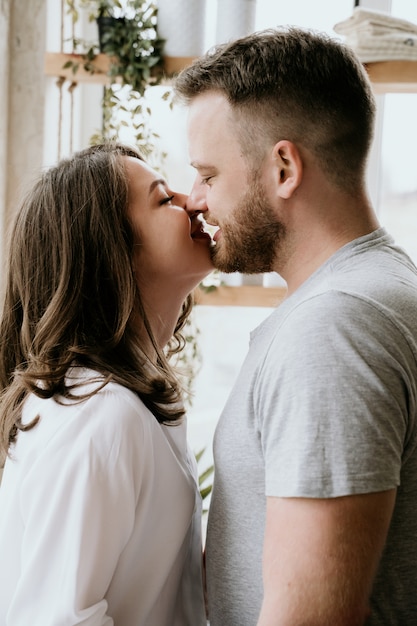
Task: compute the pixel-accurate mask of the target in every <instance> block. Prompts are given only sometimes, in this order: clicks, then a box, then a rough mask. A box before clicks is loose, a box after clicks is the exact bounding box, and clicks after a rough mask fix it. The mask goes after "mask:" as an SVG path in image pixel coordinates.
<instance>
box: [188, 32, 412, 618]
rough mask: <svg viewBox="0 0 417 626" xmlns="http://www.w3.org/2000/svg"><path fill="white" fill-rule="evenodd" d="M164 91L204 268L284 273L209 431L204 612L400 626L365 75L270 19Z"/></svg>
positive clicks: (408, 386) (405, 273)
mask: <svg viewBox="0 0 417 626" xmlns="http://www.w3.org/2000/svg"><path fill="white" fill-rule="evenodd" d="M176 92H177V95H178V96H179V97H180V98H181V99H182V100H183V101H185V102H186V103H187V104H188V106H189V123H188V141H189V149H190V155H191V163H192V165H193V166H194V167H195V168H196V170H197V178H196V181H195V185H194V187H193V190H192V193H191V196H190V199H189V203H188V210H189V211H190V213H193V212H196V211H201V212H203V213H204V217H205V218H206V220H207V221H208V222H209V223H210V224H214V225H217V226H218V227H219V229H218V231H217V233H216V235H215V241H216V246H215V249H214V251H213V259H214V262H215V265H216V267H218V268H219V269H220V270H222V271H224V272H233V271H240V272H244V273H257V272H268V271H272V270H274V271H276V272H278V273H279V274H281V275H282V276H283V277H284V279H285V280H286V282H287V285H288V296H287V298H286V299H285V300H284V302H283V303H282V304H281V305H280V306H279V307H277V309H276V310H275V311H274V312H273V313H272V315H271V316H270V317H269V318H268V319H266V320H265V321H264V322H263V323H262V324H261V325H260V326H259V327H258V328H257V329H256V330H255V331H254V332H253V333H252V335H251V343H250V349H249V353H248V356H247V358H246V360H245V363H244V364H243V367H242V370H241V372H240V375H239V377H238V380H237V382H236V385H235V387H234V389H233V390H232V393H231V395H230V398H229V401H228V402H227V404H226V407H225V409H224V412H223V413H222V416H221V418H220V420H219V424H218V427H217V430H216V435H215V441H214V459H215V467H216V474H215V482H214V491H213V496H212V502H211V508H210V514H209V524H208V536H207V555H206V558H207V581H208V601H209V617H210V624H211V626H255V625H256V626H281V625H282V626H283V625H285V626H293V625H294V626H295V625H297V626H299V625H301V624H303V625H304V624H305V625H308V626H357V625H362V624H365V623H366V624H370V625H372V626H376V625H381V626H382V625H383V626H388V625H401V626H404V625H405V624H412V623H415V620H416V616H417V594H416V592H415V589H416V585H417V506H416V496H417V450H416V445H417V424H416V410H417V314H416V311H417V270H416V268H415V266H414V265H413V264H412V262H411V261H410V259H409V258H408V257H407V255H406V254H405V253H404V252H403V251H402V250H401V249H400V248H398V247H397V246H396V245H395V244H394V242H393V241H392V239H391V237H390V236H389V235H388V234H387V233H386V232H385V230H384V229H383V228H381V227H380V226H379V224H378V221H377V218H376V216H375V213H374V211H373V209H372V206H371V203H370V201H369V198H368V195H367V191H366V185H365V169H366V161H367V155H368V151H369V146H370V144H371V141H372V134H373V124H374V112H375V104H374V99H373V96H372V92H371V88H370V84H369V82H368V80H367V77H366V74H365V72H364V71H363V69H362V67H361V65H360V63H359V62H358V61H357V60H356V58H355V56H354V55H353V53H352V52H350V51H349V50H348V49H347V48H346V47H345V46H343V45H342V44H340V43H339V42H337V41H335V40H332V39H330V38H328V37H326V36H324V35H318V34H314V33H311V32H308V31H303V30H300V29H294V28H290V29H282V30H281V29H278V30H275V31H266V32H261V33H257V34H253V35H250V36H248V37H246V38H243V39H241V40H238V41H236V42H232V43H230V44H227V45H224V46H221V47H219V48H218V49H217V50H214V51H212V52H210V53H208V54H207V55H206V56H205V57H203V58H201V59H199V60H197V61H196V62H195V63H194V65H192V66H191V67H190V68H188V69H186V70H184V71H183V72H182V74H181V75H180V76H179V78H178V79H177V82H176Z"/></svg>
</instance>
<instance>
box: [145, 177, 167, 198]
mask: <svg viewBox="0 0 417 626" xmlns="http://www.w3.org/2000/svg"><path fill="white" fill-rule="evenodd" d="M158 185H162V186H163V187H168V184H167V182H166V180H165V179H164V178H158V179H156V180H153V181H152V182H151V184H150V185H149V195H150V194H151V193H152V192H153V190H154V189H155V187H158Z"/></svg>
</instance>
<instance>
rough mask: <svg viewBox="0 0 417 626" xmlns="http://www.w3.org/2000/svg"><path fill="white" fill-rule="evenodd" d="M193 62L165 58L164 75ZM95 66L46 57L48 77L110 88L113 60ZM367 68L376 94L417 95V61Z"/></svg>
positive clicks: (101, 59)
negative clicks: (90, 69)
mask: <svg viewBox="0 0 417 626" xmlns="http://www.w3.org/2000/svg"><path fill="white" fill-rule="evenodd" d="M68 61H73V62H75V63H78V70H77V71H76V72H74V71H73V69H72V68H71V67H69V68H66V69H63V68H64V65H65V64H66V63H67V62H68ZM192 61H193V58H192V57H165V58H164V70H163V71H164V74H165V75H166V77H167V78H169V77H172V76H173V75H174V74H176V73H178V72H179V71H180V70H181V69H182V68H184V67H186V66H187V65H190V63H191V62H192ZM91 65H92V66H93V67H94V70H95V72H94V74H92V73H91V72H87V71H86V70H85V69H84V67H83V59H82V56H81V55H80V54H67V53H64V52H46V53H45V74H46V75H47V76H56V77H57V78H58V77H62V78H64V79H65V80H70V81H72V82H76V83H82V82H84V83H98V84H102V85H106V84H108V83H109V81H110V79H109V77H108V75H107V74H108V71H109V68H110V59H109V57H108V56H107V55H106V54H98V55H97V56H96V58H95V59H94V61H93V62H92V63H91ZM365 68H366V70H367V72H368V74H369V78H370V79H371V82H372V84H373V87H374V91H375V93H417V61H380V62H378V63H366V64H365Z"/></svg>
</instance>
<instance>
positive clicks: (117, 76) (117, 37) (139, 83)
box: [64, 0, 172, 169]
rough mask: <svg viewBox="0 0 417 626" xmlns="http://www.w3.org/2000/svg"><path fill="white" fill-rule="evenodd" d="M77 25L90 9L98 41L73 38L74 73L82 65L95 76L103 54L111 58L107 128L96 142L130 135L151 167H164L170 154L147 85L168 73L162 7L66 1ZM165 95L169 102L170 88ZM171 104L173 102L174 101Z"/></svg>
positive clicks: (139, 1)
mask: <svg viewBox="0 0 417 626" xmlns="http://www.w3.org/2000/svg"><path fill="white" fill-rule="evenodd" d="M66 2H67V7H68V12H69V14H70V15H71V17H72V20H73V23H75V22H77V21H78V20H79V18H80V15H81V12H82V11H86V12H87V16H88V19H89V21H96V22H97V34H98V36H97V41H95V42H87V41H86V40H83V39H79V38H75V37H74V38H73V39H72V43H73V49H74V53H78V55H79V58H76V59H70V60H69V61H67V63H66V64H65V65H64V68H70V67H72V69H73V71H74V73H76V72H77V71H78V68H79V66H80V64H82V66H83V68H84V70H86V71H87V72H90V73H91V74H93V73H94V72H95V71H96V68H95V64H94V60H95V58H96V56H97V54H99V53H100V52H101V53H102V54H105V55H107V56H108V57H109V61H110V63H109V70H108V76H109V83H110V84H109V86H106V87H105V88H104V92H103V101H102V110H103V117H102V120H103V123H102V128H101V129H100V130H98V131H97V132H96V133H95V134H94V135H93V137H92V138H91V142H92V143H99V142H102V141H113V140H117V139H119V138H120V135H121V134H122V135H123V134H124V135H128V137H129V141H130V142H131V143H135V144H136V146H137V147H138V149H139V150H140V151H141V153H142V154H143V156H144V157H145V158H146V159H147V160H151V165H152V166H153V167H155V168H158V169H160V168H161V166H162V164H163V162H164V160H165V157H166V154H165V153H164V152H163V151H161V150H159V148H158V140H159V136H158V134H157V133H156V132H154V131H153V130H152V124H151V109H150V107H149V105H147V103H146V100H145V92H146V89H147V88H148V87H149V86H150V85H157V84H159V83H160V81H161V78H162V75H163V72H162V64H163V57H162V52H163V43H164V42H163V40H162V39H160V38H159V37H158V33H157V8H156V5H155V3H154V2H153V1H152V0H125V1H124V2H121V1H120V0H66ZM162 98H163V99H165V100H168V99H169V98H170V92H169V91H168V90H167V91H166V92H165V93H164V94H163V95H162ZM170 106H172V103H171V102H170Z"/></svg>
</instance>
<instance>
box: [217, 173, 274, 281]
mask: <svg viewBox="0 0 417 626" xmlns="http://www.w3.org/2000/svg"><path fill="white" fill-rule="evenodd" d="M284 236H285V226H284V225H283V224H282V223H281V222H279V221H278V219H277V216H276V215H275V212H274V210H273V208H272V207H271V205H270V203H269V202H268V200H267V197H266V193H265V189H264V187H263V185H261V184H260V183H259V182H257V181H253V182H252V183H251V184H250V186H249V189H248V191H247V192H246V194H245V195H244V197H243V198H242V199H241V201H240V202H239V204H238V205H237V206H236V207H235V208H234V209H233V211H232V212H231V214H230V215H229V217H228V219H227V222H226V221H224V222H223V223H222V224H221V236H220V238H219V240H218V242H217V243H216V245H215V246H214V247H213V250H212V259H213V263H214V266H215V268H216V269H218V270H220V271H221V272H225V273H231V272H241V273H243V274H261V273H263V272H271V271H273V269H274V267H273V266H274V261H275V258H276V255H277V253H278V246H279V243H280V242H281V240H282V239H283V237H284Z"/></svg>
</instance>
